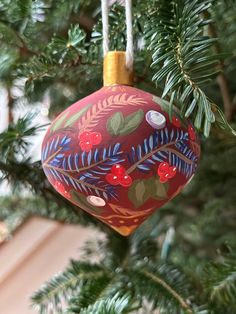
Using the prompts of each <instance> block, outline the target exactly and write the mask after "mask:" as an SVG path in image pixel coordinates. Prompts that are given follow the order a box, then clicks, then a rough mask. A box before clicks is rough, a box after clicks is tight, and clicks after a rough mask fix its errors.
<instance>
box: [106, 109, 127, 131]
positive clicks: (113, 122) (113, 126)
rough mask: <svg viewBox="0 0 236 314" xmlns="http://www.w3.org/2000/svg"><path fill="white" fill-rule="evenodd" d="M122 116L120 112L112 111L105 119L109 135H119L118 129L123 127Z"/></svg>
mask: <svg viewBox="0 0 236 314" xmlns="http://www.w3.org/2000/svg"><path fill="white" fill-rule="evenodd" d="M123 125H124V117H123V115H122V113H121V112H116V113H114V114H113V115H112V116H111V117H110V118H109V119H108V120H107V130H108V132H109V133H110V134H111V135H119V130H121V129H122V128H123Z"/></svg>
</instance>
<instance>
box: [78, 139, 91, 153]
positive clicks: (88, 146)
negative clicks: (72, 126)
mask: <svg viewBox="0 0 236 314" xmlns="http://www.w3.org/2000/svg"><path fill="white" fill-rule="evenodd" d="M79 145H80V147H81V149H82V151H84V152H89V151H90V150H91V149H92V147H93V144H92V143H91V141H86V142H85V141H81V142H80V143H79Z"/></svg>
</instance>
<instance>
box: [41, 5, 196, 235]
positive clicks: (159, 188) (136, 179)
mask: <svg viewBox="0 0 236 314" xmlns="http://www.w3.org/2000/svg"><path fill="white" fill-rule="evenodd" d="M130 2H131V1H130V0H127V1H126V4H127V5H126V21H127V33H128V35H129V32H131V33H132V31H131V8H130ZM104 3H105V1H103V3H102V4H103V7H102V9H103V27H104V28H105V30H104V29H103V33H104V41H105V43H104V52H105V57H104V87H102V88H101V89H100V90H99V91H97V92H95V93H93V94H92V95H89V96H87V97H85V98H84V99H82V100H79V101H78V102H76V103H75V104H73V105H72V106H70V107H69V108H68V109H66V110H65V111H63V112H62V113H61V114H60V115H59V116H58V117H57V118H56V119H55V120H54V121H53V122H52V124H51V126H50V128H49V129H48V131H47V133H46V136H45V139H44V141H43V145H42V164H43V169H44V172H45V174H46V176H47V177H48V180H49V181H50V183H51V184H52V185H53V187H54V188H55V189H56V190H57V191H58V192H59V193H60V194H61V195H63V196H64V197H65V198H66V199H68V200H69V201H70V202H72V203H73V204H75V205H77V206H78V207H79V208H81V209H83V210H85V211H86V212H88V213H90V214H91V215H93V216H95V217H97V218H98V219H100V220H101V221H103V222H104V223H106V224H107V225H109V226H111V227H112V228H113V229H115V230H116V231H118V232H119V233H120V234H122V235H125V236H127V235H129V234H130V233H131V232H132V231H133V230H135V229H136V228H137V227H138V226H139V225H140V224H142V223H143V222H144V221H145V220H146V219H147V218H148V217H149V216H150V215H151V214H152V213H153V212H154V211H155V210H157V209H158V208H160V207H161V206H163V205H164V204H165V203H167V202H168V201H169V200H171V199H172V198H173V197H175V196H176V195H177V194H179V193H180V191H181V190H182V189H183V188H184V186H185V185H186V184H187V183H188V182H189V181H190V180H191V178H192V176H193V175H194V173H195V171H196V168H197V163H198V161H199V155H200V146H199V140H198V138H197V134H196V132H195V130H194V128H193V126H192V124H191V123H190V122H189V121H188V120H184V119H183V118H181V117H180V115H179V112H178V111H177V110H175V109H174V110H173V113H172V117H170V116H169V109H168V106H166V105H164V104H163V102H162V101H160V98H158V97H156V96H154V95H152V94H150V93H147V92H144V91H142V90H139V89H137V88H134V87H132V85H133V71H132V63H133V62H132V51H133V50H132V45H131V42H132V36H131V35H129V36H128V42H127V46H128V47H127V50H126V52H123V51H110V52H108V51H107V50H108V44H107V41H106V38H108V37H107V29H106V28H107V25H108V23H107V14H106V10H107V6H106V5H105V4H106V3H105V4H104ZM104 5H105V6H104ZM104 12H105V13H104ZM129 45H130V47H131V48H129Z"/></svg>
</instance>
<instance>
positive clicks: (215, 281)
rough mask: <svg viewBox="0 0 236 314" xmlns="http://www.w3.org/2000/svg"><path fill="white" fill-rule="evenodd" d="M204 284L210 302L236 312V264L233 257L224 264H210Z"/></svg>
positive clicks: (205, 274) (206, 269)
mask: <svg viewBox="0 0 236 314" xmlns="http://www.w3.org/2000/svg"><path fill="white" fill-rule="evenodd" d="M204 282H205V288H206V292H207V295H208V296H209V298H210V301H211V302H212V303H213V304H215V305H217V306H221V307H222V308H223V307H225V306H226V307H227V306H229V307H230V308H234V310H236V304H235V299H236V262H235V255H231V256H229V257H228V258H226V259H225V260H224V261H222V262H218V263H211V264H210V265H209V264H208V265H207V266H206V268H205V273H204Z"/></svg>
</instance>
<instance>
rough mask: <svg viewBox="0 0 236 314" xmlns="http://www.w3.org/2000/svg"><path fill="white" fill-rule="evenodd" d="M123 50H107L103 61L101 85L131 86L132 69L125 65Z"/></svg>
mask: <svg viewBox="0 0 236 314" xmlns="http://www.w3.org/2000/svg"><path fill="white" fill-rule="evenodd" d="M125 63H126V57H125V51H109V52H108V53H107V54H106V56H105V57H104V61H103V85H104V86H111V85H130V86H133V76H134V75H133V71H131V70H130V69H128V68H127V67H126V64H125Z"/></svg>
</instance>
